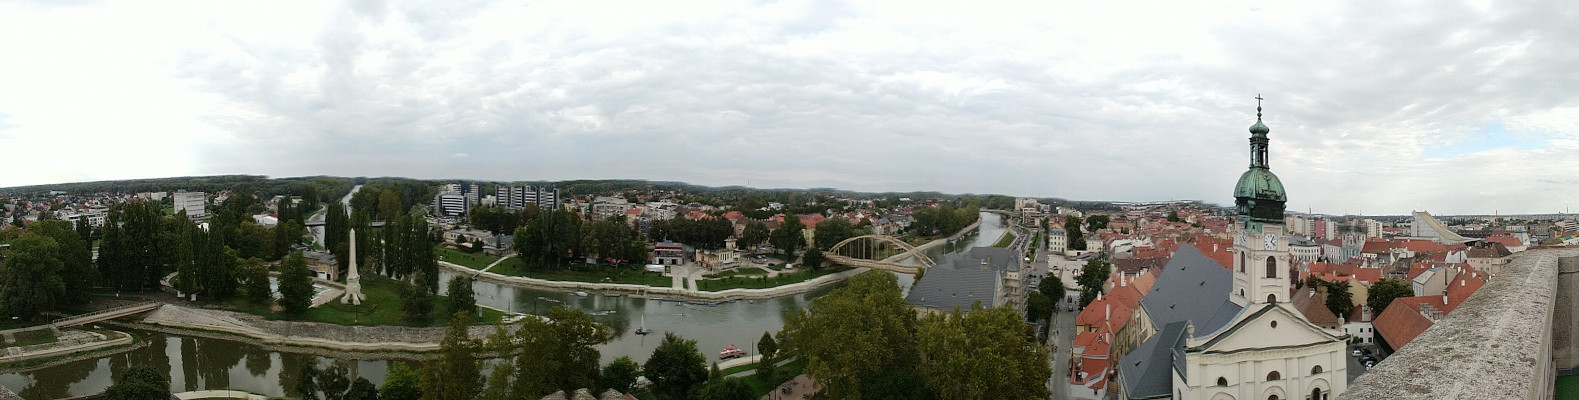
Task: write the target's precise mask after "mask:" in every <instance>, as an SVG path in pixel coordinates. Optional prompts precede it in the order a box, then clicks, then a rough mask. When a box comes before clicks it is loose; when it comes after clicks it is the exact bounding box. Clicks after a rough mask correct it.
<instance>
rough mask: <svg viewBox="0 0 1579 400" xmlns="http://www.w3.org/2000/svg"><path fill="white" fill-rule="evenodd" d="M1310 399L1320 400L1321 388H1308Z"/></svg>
mask: <svg viewBox="0 0 1579 400" xmlns="http://www.w3.org/2000/svg"><path fill="white" fill-rule="evenodd" d="M1310 400H1321V388H1315V389H1311V390H1310Z"/></svg>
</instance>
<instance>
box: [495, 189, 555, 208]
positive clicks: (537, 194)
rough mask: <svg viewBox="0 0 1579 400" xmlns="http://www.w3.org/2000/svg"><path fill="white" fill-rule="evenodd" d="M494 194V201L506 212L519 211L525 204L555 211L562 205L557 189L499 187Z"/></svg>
mask: <svg viewBox="0 0 1579 400" xmlns="http://www.w3.org/2000/svg"><path fill="white" fill-rule="evenodd" d="M494 192H495V193H494V198H495V201H496V202H498V203H499V206H501V207H504V208H505V209H508V210H520V209H522V208H525V207H526V205H527V204H534V205H537V208H538V209H539V210H555V209H559V207H560V206H561V205H563V204H564V199H563V198H562V197H561V196H560V195H559V189H553V188H546V187H537V188H534V187H531V186H505V185H499V186H498V188H496V189H494Z"/></svg>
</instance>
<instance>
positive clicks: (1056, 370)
mask: <svg viewBox="0 0 1579 400" xmlns="http://www.w3.org/2000/svg"><path fill="white" fill-rule="evenodd" d="M1054 304H1057V307H1054V309H1055V310H1054V311H1053V321H1054V322H1053V326H1052V331H1051V332H1048V334H1047V347H1048V348H1050V349H1051V350H1052V352H1053V354H1052V357H1048V358H1047V359H1048V361H1050V362H1051V363H1052V368H1053V376H1052V378H1050V379H1048V380H1047V389H1048V390H1049V391H1051V392H1052V394H1053V398H1054V399H1059V400H1062V399H1068V398H1069V375H1068V374H1069V369H1068V365H1069V346H1071V345H1073V344H1074V341H1075V313H1073V312H1068V311H1062V312H1060V311H1058V310H1056V309H1057V308H1059V307H1063V306H1064V305H1063V303H1062V302H1058V303H1054Z"/></svg>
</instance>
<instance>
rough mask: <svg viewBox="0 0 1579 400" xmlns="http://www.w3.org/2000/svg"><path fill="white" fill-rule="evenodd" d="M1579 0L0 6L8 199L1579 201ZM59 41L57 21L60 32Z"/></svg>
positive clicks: (1465, 205) (1334, 206)
mask: <svg viewBox="0 0 1579 400" xmlns="http://www.w3.org/2000/svg"><path fill="white" fill-rule="evenodd" d="M1570 7H1571V5H1570V4H1567V3H1564V2H1556V1H1551V2H1534V3H1498V2H1433V3H1423V4H1412V5H1395V4H1376V3H1371V2H1276V3H1266V2H1252V1H1225V2H1208V3H1188V4H1179V3H1171V2H1139V3H1123V4H1105V3H1104V4H1084V3H1062V2H1023V3H996V4H992V5H973V6H972V7H963V6H959V7H955V6H954V5H953V4H947V3H943V4H930V5H929V4H916V3H913V2H877V3H849V2H816V1H808V2H797V1H787V2H775V3H754V2H705V3H704V2H680V3H653V4H646V3H626V2H610V3H588V2H508V3H483V4H460V3H437V4H431V3H430V4H404V3H400V2H382V1H352V2H312V1H300V2H285V3H268V4H262V5H253V4H233V3H195V4H194V3H187V2H166V1H147V2H68V3H60V2H50V1H23V2H8V3H5V4H0V42H4V43H8V46H7V52H8V57H7V62H5V63H0V92H3V93H6V94H7V95H6V96H0V151H4V152H5V154H7V157H6V160H7V161H10V164H11V165H9V167H10V168H8V169H7V173H5V174H0V187H10V186H24V185H38V184H50V183H64V182H77V181H97V180H117V179H132V178H156V177H170V176H189V175H217V174H256V175H268V176H277V177H285V176H303V175H336V176H370V177H373V176H405V177H412V178H418V179H476V180H490V181H513V180H546V181H561V180H574V179H645V180H653V181H678V182H687V183H691V184H697V185H705V186H731V185H742V186H750V187H763V188H772V187H785V188H817V187H827V188H836V189H843V190H852V191H861V192H889V191H894V192H908V191H937V192H942V193H951V194H959V193H981V194H1003V195H1010V196H1027V197H1057V198H1064V199H1069V200H1081V201H1157V200H1170V199H1195V200H1201V201H1204V202H1207V203H1212V204H1230V203H1231V202H1232V188H1233V185H1232V184H1233V182H1234V181H1235V179H1236V178H1237V177H1238V175H1239V174H1240V173H1241V172H1243V171H1244V166H1245V165H1246V164H1247V163H1248V154H1247V152H1246V150H1247V147H1246V139H1247V138H1248V136H1249V135H1248V132H1247V131H1246V128H1247V127H1248V126H1249V125H1250V124H1251V123H1252V122H1253V120H1254V112H1255V110H1254V109H1255V100H1254V97H1255V96H1256V95H1257V94H1260V95H1262V96H1264V97H1266V99H1267V101H1266V103H1265V107H1266V111H1265V114H1266V117H1265V122H1266V124H1267V125H1268V126H1270V127H1271V133H1270V135H1269V136H1270V137H1271V151H1270V154H1271V155H1270V165H1271V168H1272V170H1273V171H1275V172H1276V173H1277V175H1278V176H1279V177H1280V178H1282V180H1283V183H1284V185H1285V186H1286V187H1287V189H1288V193H1289V201H1288V207H1289V209H1290V210H1291V211H1299V212H1304V211H1307V210H1312V211H1314V212H1316V213H1324V214H1359V213H1364V214H1371V215H1405V214H1407V213H1409V212H1410V211H1413V210H1427V211H1431V212H1432V213H1433V214H1438V215H1457V214H1492V213H1501V214H1545V213H1556V212H1564V211H1566V210H1567V209H1568V207H1569V204H1567V202H1566V200H1565V199H1566V198H1571V197H1575V196H1576V195H1579V179H1575V178H1573V177H1572V175H1573V174H1572V172H1571V171H1575V170H1579V159H1575V158H1573V157H1570V155H1571V154H1574V151H1575V150H1579V117H1576V116H1579V99H1576V98H1574V97H1573V96H1571V94H1570V93H1571V92H1572V89H1574V88H1576V87H1579V75H1575V74H1573V72H1572V71H1575V70H1579V56H1575V55H1573V53H1572V52H1571V51H1569V49H1572V48H1574V47H1575V45H1579V21H1574V20H1572V19H1574V18H1576V16H1575V14H1573V13H1571V12H1566V11H1567V9H1568V8H1570ZM42 33H48V34H42Z"/></svg>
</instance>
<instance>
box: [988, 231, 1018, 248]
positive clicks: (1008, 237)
mask: <svg viewBox="0 0 1579 400" xmlns="http://www.w3.org/2000/svg"><path fill="white" fill-rule="evenodd" d="M1015 237H1016V236H1014V233H1011V232H1009V231H1003V236H999V237H998V242H997V243H993V244H992V247H1009V244H1010V243H1014V238H1015Z"/></svg>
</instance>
